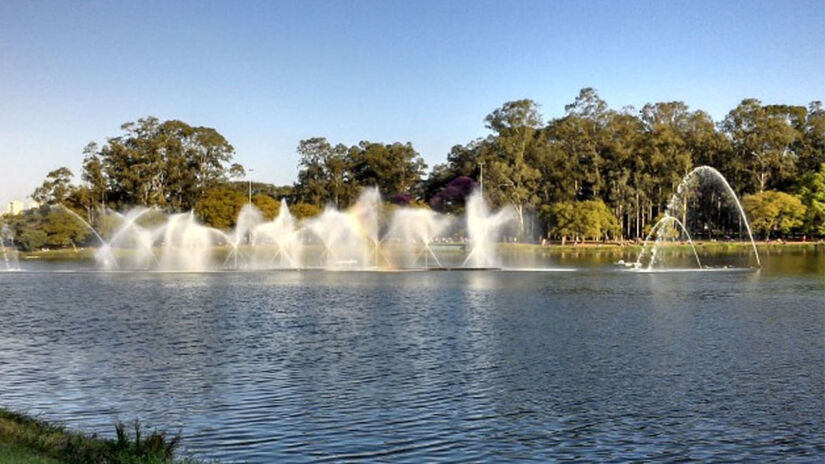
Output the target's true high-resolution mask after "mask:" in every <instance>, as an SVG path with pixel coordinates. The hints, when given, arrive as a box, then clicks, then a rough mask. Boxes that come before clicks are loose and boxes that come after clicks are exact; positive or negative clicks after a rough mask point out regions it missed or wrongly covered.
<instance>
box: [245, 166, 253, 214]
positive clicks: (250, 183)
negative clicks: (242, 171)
mask: <svg viewBox="0 0 825 464" xmlns="http://www.w3.org/2000/svg"><path fill="white" fill-rule="evenodd" d="M246 172H247V175H249V174H251V173H253V172H255V170H254V169H247V170H246ZM248 180H249V204H250V205H251V204H252V176H251V175H249V177H248Z"/></svg>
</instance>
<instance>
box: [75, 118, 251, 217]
mask: <svg viewBox="0 0 825 464" xmlns="http://www.w3.org/2000/svg"><path fill="white" fill-rule="evenodd" d="M121 129H122V130H123V132H124V134H123V135H121V136H118V137H112V138H110V139H108V141H107V143H106V144H105V145H103V146H102V147H100V148H99V149H97V146H96V145H94V144H90V145H89V146H87V149H86V151H85V153H86V158H85V162H84V172H83V178H84V180H86V181H87V182H89V184H90V185H91V189H92V191H93V192H94V197H95V198H96V199H98V197H99V200H103V199H108V200H109V201H111V202H113V203H114V205H115V206H116V207H117V206H127V205H144V206H152V205H157V206H165V207H169V208H171V209H173V210H177V211H180V210H186V209H189V208H191V207H192V206H193V205H194V204H195V203H196V202H197V201H198V199H199V198H200V197H201V195H202V194H203V193H204V192H205V191H206V190H207V189H209V188H210V187H212V186H214V185H216V184H218V183H220V182H222V181H224V180H226V179H227V177H228V176H230V175H239V174H241V172H242V168H241V167H240V166H239V165H232V166H228V164H229V163H230V161H231V160H232V157H233V154H234V148H233V147H232V145H230V144H229V142H228V141H227V140H226V139H225V138H224V137H223V136H222V135H221V134H220V133H218V131H216V130H215V129H212V128H209V127H192V126H190V125H188V124H186V123H184V122H182V121H176V120H171V121H164V122H161V121H159V120H158V119H157V118H154V117H146V118H143V119H139V120H138V121H137V122H128V123H125V124H123V125H122V126H121ZM104 186H105V187H104Z"/></svg>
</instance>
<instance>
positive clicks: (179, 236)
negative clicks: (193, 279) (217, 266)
mask: <svg viewBox="0 0 825 464" xmlns="http://www.w3.org/2000/svg"><path fill="white" fill-rule="evenodd" d="M162 234H163V235H162V236H163V243H162V244H161V258H160V268H161V270H164V271H187V272H203V271H208V270H210V269H213V266H212V252H213V248H214V247H215V246H216V245H218V244H221V243H222V244H229V242H230V240H231V239H230V238H229V237H228V236H227V235H226V234H225V233H223V232H221V231H219V230H217V229H214V228H212V227H207V226H204V225H202V224H199V223H198V222H197V220H196V219H195V214H194V212H191V211H190V212H189V213H180V214H173V215H171V216H169V219H168V221H167V222H166V225H164V226H163V229H162Z"/></svg>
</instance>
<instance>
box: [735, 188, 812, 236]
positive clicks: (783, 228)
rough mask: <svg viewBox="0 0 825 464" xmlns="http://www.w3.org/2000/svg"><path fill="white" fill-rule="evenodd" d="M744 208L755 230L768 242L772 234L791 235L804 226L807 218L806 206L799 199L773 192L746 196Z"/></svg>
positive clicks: (743, 202)
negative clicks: (794, 230) (792, 231)
mask: <svg viewBox="0 0 825 464" xmlns="http://www.w3.org/2000/svg"><path fill="white" fill-rule="evenodd" d="M742 206H743V207H744V209H745V212H746V213H747V215H748V218H750V224H751V227H752V228H753V230H755V231H757V232H761V233H763V234H764V236H765V239H766V240H769V239H770V237H771V233H772V232H777V233H780V234H788V233H790V232H791V230H793V229H795V228H797V227H800V226H801V225H802V224H803V218H804V217H805V205H803V204H802V202H801V201H800V200H799V198H797V197H795V196H793V195H788V194H787V193H783V192H777V191H773V190H768V191H765V192H761V193H757V194H753V195H745V196H744V197H743V198H742Z"/></svg>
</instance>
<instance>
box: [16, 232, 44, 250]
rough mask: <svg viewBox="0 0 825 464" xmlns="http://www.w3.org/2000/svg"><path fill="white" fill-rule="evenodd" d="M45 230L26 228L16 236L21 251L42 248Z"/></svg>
mask: <svg viewBox="0 0 825 464" xmlns="http://www.w3.org/2000/svg"><path fill="white" fill-rule="evenodd" d="M46 239H47V236H46V232H43V231H42V230H36V229H26V230H25V231H23V233H21V234H20V235H18V236H17V238H16V241H17V243H18V244H20V247H21V248H22V249H23V251H34V250H38V249H40V248H43V245H45V244H46Z"/></svg>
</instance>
